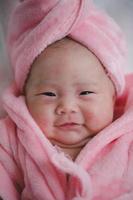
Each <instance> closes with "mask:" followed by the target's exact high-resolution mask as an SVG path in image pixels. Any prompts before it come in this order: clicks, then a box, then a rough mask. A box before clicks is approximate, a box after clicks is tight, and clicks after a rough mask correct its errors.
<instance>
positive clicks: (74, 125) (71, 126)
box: [56, 122, 82, 131]
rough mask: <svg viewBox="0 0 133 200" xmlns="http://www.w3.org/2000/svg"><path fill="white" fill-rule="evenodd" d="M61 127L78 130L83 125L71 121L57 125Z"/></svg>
mask: <svg viewBox="0 0 133 200" xmlns="http://www.w3.org/2000/svg"><path fill="white" fill-rule="evenodd" d="M56 127H57V128H59V129H62V130H64V131H65V130H66V131H67V130H71V131H76V130H78V129H80V128H81V127H82V125H81V124H78V123H75V122H69V123H64V124H60V125H58V126H56Z"/></svg>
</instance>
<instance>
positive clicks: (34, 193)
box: [0, 74, 133, 200]
mask: <svg viewBox="0 0 133 200" xmlns="http://www.w3.org/2000/svg"><path fill="white" fill-rule="evenodd" d="M132 85H133V74H132V75H131V76H129V78H128V79H127V88H126V90H125V93H124V94H123V96H121V98H120V99H118V102H117V104H116V105H117V106H116V112H117V113H116V114H117V115H121V116H120V117H119V118H117V119H116V120H115V121H114V122H113V123H112V124H111V125H109V126H108V127H107V128H105V129H104V130H103V131H101V132H100V133H99V134H97V135H96V136H95V137H94V138H93V139H92V140H91V141H90V142H89V143H88V144H87V145H86V146H85V147H84V149H83V150H82V151H81V152H80V154H79V155H78V157H77V159H76V161H75V162H73V161H71V160H70V159H69V158H67V157H66V156H65V155H64V154H63V153H62V152H61V151H60V150H59V149H58V148H55V147H53V146H52V145H51V143H50V142H49V141H48V140H47V138H46V137H45V135H44V134H43V133H42V131H41V130H40V129H39V127H38V126H37V124H36V123H35V121H34V120H33V118H32V117H31V115H30V113H29V111H28V109H27V107H26V104H25V98H24V96H19V95H18V93H17V89H16V88H15V85H14V86H12V87H11V88H10V89H9V90H7V92H6V93H5V95H4V98H3V102H4V107H5V110H6V111H7V113H8V117H7V118H6V119H3V120H2V121H1V122H0V197H1V198H2V199H4V200H20V199H21V200H132V199H133V89H132ZM118 112H119V113H118ZM66 175H69V180H68V179H67V176H66Z"/></svg>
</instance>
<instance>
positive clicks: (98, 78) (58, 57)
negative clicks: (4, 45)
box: [8, 0, 126, 157]
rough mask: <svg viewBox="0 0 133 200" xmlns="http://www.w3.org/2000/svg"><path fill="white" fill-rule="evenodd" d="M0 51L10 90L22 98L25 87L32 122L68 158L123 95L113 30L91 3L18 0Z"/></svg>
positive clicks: (121, 45)
mask: <svg viewBox="0 0 133 200" xmlns="http://www.w3.org/2000/svg"><path fill="white" fill-rule="evenodd" d="M66 8H67V12H66ZM8 47H9V55H10V58H11V63H12V65H13V68H14V75H15V85H16V88H17V90H18V93H20V94H22V90H23V87H24V85H25V96H26V102H27V106H28V108H29V111H30V112H31V114H32V116H33V118H34V119H35V120H36V122H37V123H38V125H39V126H40V127H41V129H42V130H43V132H44V133H45V134H46V136H47V137H48V138H49V139H50V140H51V142H52V143H53V144H57V145H59V146H60V147H62V148H63V149H64V151H65V149H67V150H66V151H67V152H69V150H70V154H71V153H73V154H74V155H72V157H75V155H76V154H77V152H78V149H79V150H80V149H81V147H82V146H84V145H85V144H86V142H87V141H88V140H89V139H90V138H91V137H93V136H94V135H96V134H97V133H98V132H99V131H101V130H102V129H103V128H104V127H106V126H108V125H109V124H110V123H111V122H112V120H113V111H114V102H115V98H116V97H119V96H120V95H122V93H123V90H124V86H125V80H124V74H123V70H122V68H123V66H124V65H125V60H126V59H125V58H126V56H125V54H126V48H125V40H124V39H123V34H122V32H121V30H120V29H119V27H118V26H117V25H116V23H115V22H114V21H113V20H112V19H111V18H110V17H108V16H107V15H106V14H105V13H103V12H101V11H99V10H98V9H97V8H96V7H95V6H94V4H93V2H92V1H91V0H83V1H81V0H71V1H68V0H64V1H62V0H58V1H57V0H49V1H46V0H26V1H21V2H19V3H18V5H17V6H16V8H15V10H14V12H13V14H12V17H11V20H10V24H9V32H8ZM31 66H32V67H31ZM29 72H30V73H29ZM28 74H29V76H28ZM27 76H28V78H27ZM26 79H27V81H26ZM68 147H69V148H68ZM71 149H73V151H71ZM74 152H76V153H74Z"/></svg>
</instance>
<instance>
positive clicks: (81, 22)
mask: <svg viewBox="0 0 133 200" xmlns="http://www.w3.org/2000/svg"><path fill="white" fill-rule="evenodd" d="M66 36H68V37H70V38H72V39H74V40H76V41H78V42H80V43H81V44H83V45H85V46H86V47H87V48H89V49H90V50H91V51H92V52H93V53H94V54H95V55H96V56H97V57H98V58H99V60H100V61H101V63H102V64H103V66H104V67H105V68H106V70H107V72H108V75H109V76H110V78H111V79H112V81H113V82H114V84H115V86H116V91H117V94H118V96H119V95H121V94H122V92H123V89H124V83H125V81H124V76H123V66H124V65H125V57H126V56H125V55H126V47H125V41H124V40H123V34H122V32H121V30H120V29H119V27H118V26H117V25H116V24H115V22H114V21H113V20H112V19H111V18H110V17H108V16H107V15H106V14H105V13H103V12H101V11H99V10H98V9H97V8H96V7H95V6H94V5H93V2H92V1H91V0H25V1H21V2H19V3H18V5H17V6H16V8H15V10H14V12H13V14H12V17H11V20H10V23H9V34H8V49H9V55H10V58H11V63H12V66H13V67H14V71H15V80H16V83H17V87H18V88H19V89H20V90H22V88H23V85H24V82H25V80H26V77H27V74H28V72H29V70H30V67H31V64H32V63H33V61H34V60H35V58H36V57H37V56H38V55H39V54H40V53H41V52H42V51H43V50H44V49H45V48H46V47H47V46H48V45H50V44H51V43H53V42H55V41H57V40H60V39H62V38H63V37H66Z"/></svg>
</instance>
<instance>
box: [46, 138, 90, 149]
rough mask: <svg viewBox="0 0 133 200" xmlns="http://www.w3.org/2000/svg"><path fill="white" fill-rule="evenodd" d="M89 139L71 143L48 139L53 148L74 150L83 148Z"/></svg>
mask: <svg viewBox="0 0 133 200" xmlns="http://www.w3.org/2000/svg"><path fill="white" fill-rule="evenodd" d="M91 139H92V137H87V138H84V139H82V140H79V141H75V142H73V143H72V142H66V141H61V140H55V139H50V141H51V143H52V144H53V145H54V146H58V147H60V148H65V149H76V148H83V147H84V146H85V145H86V144H87V143H88V142H89V141H90V140H91Z"/></svg>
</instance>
